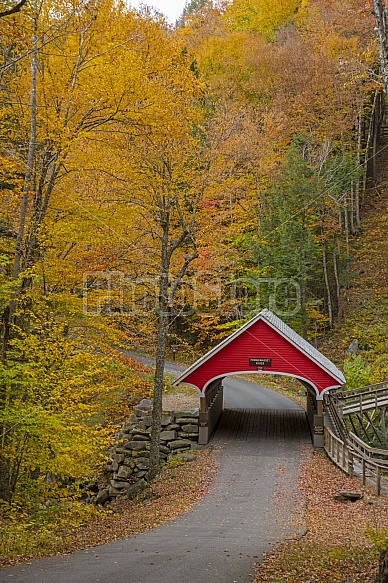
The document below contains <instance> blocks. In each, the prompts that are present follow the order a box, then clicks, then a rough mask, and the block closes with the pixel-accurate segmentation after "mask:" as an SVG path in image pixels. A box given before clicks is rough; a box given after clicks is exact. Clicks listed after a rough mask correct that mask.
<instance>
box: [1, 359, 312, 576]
mask: <svg viewBox="0 0 388 583" xmlns="http://www.w3.org/2000/svg"><path fill="white" fill-rule="evenodd" d="M174 366H175V365H174ZM235 382H237V385H236V389H235V394H237V393H239V394H240V396H241V395H244V397H242V396H241V399H242V400H241V401H240V404H241V403H244V405H243V407H242V408H239V409H236V408H235V409H232V408H231V409H228V410H227V411H226V412H225V413H224V415H223V417H222V420H221V423H220V426H219V428H218V430H217V433H216V435H215V437H214V440H213V443H214V445H216V446H217V447H216V451H218V454H217V455H218V456H219V472H218V474H217V476H216V478H215V480H214V482H213V484H212V485H211V487H210V489H209V492H208V493H207V494H206V495H205V496H204V497H203V499H202V501H201V502H200V503H199V504H197V505H196V506H194V507H193V508H192V509H191V510H190V511H189V512H187V513H186V514H184V515H182V516H180V517H179V518H177V519H175V520H173V521H171V522H169V523H167V524H165V525H163V526H161V527H159V528H156V529H154V530H152V531H150V532H148V533H143V534H140V535H136V536H132V537H130V538H129V539H126V540H121V541H116V542H114V543H111V544H107V545H103V546H101V547H95V548H92V549H88V550H85V551H80V552H78V553H75V554H73V555H68V556H63V557H53V558H49V559H40V560H37V561H33V562H32V563H31V564H28V565H27V564H22V565H19V566H16V567H11V568H7V569H4V570H3V571H1V572H0V582H1V583H3V582H6V581H8V582H13V583H69V582H71V583H98V582H101V583H144V582H145V581H147V582H148V583H251V581H252V580H253V573H254V563H255V562H257V561H259V560H260V558H261V557H262V554H263V552H265V551H268V550H269V549H270V548H271V545H272V544H274V543H275V542H277V541H279V540H283V539H284V538H287V537H290V536H295V535H296V534H297V531H298V530H299V528H300V526H296V525H295V524H293V523H292V522H291V523H290V522H289V517H290V515H291V514H292V511H293V509H295V510H297V509H298V503H297V501H296V499H295V494H296V474H297V469H298V466H299V463H300V460H301V458H302V457H303V456H304V455H305V454H306V451H309V449H310V448H311V445H310V438H309V434H308V429H307V425H306V420H305V415H304V412H303V411H302V410H301V409H300V408H299V407H298V406H297V405H295V403H293V402H292V401H290V400H289V399H286V398H285V397H281V396H279V395H276V394H275V393H271V391H267V390H264V391H263V389H261V388H259V387H258V385H255V384H253V383H247V384H246V381H243V380H240V379H239V380H237V381H235V380H234V379H228V380H227V385H228V388H227V394H228V396H227V398H226V403H228V399H229V398H230V401H229V402H230V403H232V398H233V399H234V398H235V397H233V395H232V391H233V383H235ZM250 385H252V386H250ZM271 398H272V399H273V401H272V402H271ZM247 403H250V405H249V407H246V404H247Z"/></svg>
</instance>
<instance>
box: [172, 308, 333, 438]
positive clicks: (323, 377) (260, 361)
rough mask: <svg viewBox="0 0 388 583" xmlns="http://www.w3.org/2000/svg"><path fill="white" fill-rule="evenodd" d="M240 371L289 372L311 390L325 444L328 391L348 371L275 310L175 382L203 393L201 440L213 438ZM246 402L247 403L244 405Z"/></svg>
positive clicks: (314, 423) (311, 416)
mask: <svg viewBox="0 0 388 583" xmlns="http://www.w3.org/2000/svg"><path fill="white" fill-rule="evenodd" d="M235 374H240V375H242V374H244V375H252V374H262V375H266V374H271V375H279V376H281V375H285V376H290V377H294V378H296V379H298V380H299V381H300V382H301V383H302V384H303V385H304V386H305V388H306V389H307V402H306V408H307V419H308V423H309V425H310V428H311V431H312V434H313V442H314V445H315V446H316V447H323V440H324V415H323V395H324V393H325V392H327V391H329V390H331V389H334V388H338V387H341V386H342V385H343V384H344V383H345V378H344V376H343V374H342V372H341V371H340V370H339V369H338V368H337V367H336V366H335V365H334V364H333V363H332V362H331V361H330V360H329V359H328V358H326V357H325V356H324V355H323V354H321V353H320V352H319V351H318V350H317V349H316V348H314V347H313V346H312V345H311V344H309V343H308V342H307V341H306V340H305V339H304V338H302V337H301V336H299V335H298V334H297V333H296V332H295V331H294V330H292V329H291V328H290V327H289V326H287V325H286V324H285V323H284V322H283V321H282V320H280V319H279V318H278V317H277V316H276V315H275V314H273V313H272V312H270V311H269V310H267V309H264V310H262V311H261V312H259V313H258V314H257V315H256V316H254V317H253V318H252V319H251V320H250V321H249V322H247V323H246V324H245V325H244V326H242V327H241V328H240V329H239V330H236V332H234V333H233V334H231V335H230V336H229V337H228V338H225V339H224V340H223V341H222V342H220V344H218V345H217V346H215V347H214V348H213V349H212V350H210V351H209V352H208V353H207V354H205V355H204V356H203V357H202V358H200V359H199V360H197V362H195V363H194V364H193V365H191V366H190V367H189V368H188V369H187V370H186V371H185V372H184V373H183V374H182V375H181V376H180V377H179V378H178V379H177V380H176V381H175V382H174V384H175V385H178V384H180V383H185V384H188V385H192V386H193V387H195V388H196V389H197V390H198V393H199V394H200V416H199V443H201V444H205V443H207V441H208V439H209V438H210V436H211V434H212V432H213V430H214V428H215V427H216V424H217V421H218V419H219V417H220V415H221V413H222V409H223V405H224V385H225V383H226V379H227V377H229V376H231V375H235ZM240 406H241V405H240Z"/></svg>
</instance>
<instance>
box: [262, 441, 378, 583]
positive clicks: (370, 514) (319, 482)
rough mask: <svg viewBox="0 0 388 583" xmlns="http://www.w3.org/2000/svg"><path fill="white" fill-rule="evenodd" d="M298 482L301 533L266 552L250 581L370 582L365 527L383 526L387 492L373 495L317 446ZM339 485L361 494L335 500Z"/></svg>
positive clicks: (372, 569)
mask: <svg viewBox="0 0 388 583" xmlns="http://www.w3.org/2000/svg"><path fill="white" fill-rule="evenodd" d="M299 488H300V489H301V491H302V493H303V495H304V497H305V500H306V507H305V513H304V515H305V516H304V517H305V522H306V526H307V533H306V535H305V536H303V537H302V538H301V539H300V540H294V541H289V542H286V543H283V544H281V545H279V546H278V547H277V548H276V549H274V551H273V552H272V553H271V554H268V555H266V557H265V559H264V561H263V562H262V563H261V564H260V565H258V567H257V574H256V579H255V583H307V582H308V583H323V582H325V583H372V582H373V581H374V580H375V577H376V574H377V567H378V551H377V549H376V548H375V547H374V545H373V543H372V542H371V540H370V539H369V538H368V536H367V534H366V531H367V530H368V529H372V530H380V529H388V512H387V511H388V497H387V495H384V496H381V497H380V498H378V497H376V496H375V495H374V493H373V491H372V490H371V489H370V488H368V487H363V486H362V484H361V482H360V481H359V480H358V479H356V478H354V479H350V478H349V477H347V476H346V475H345V474H344V473H343V472H341V471H340V470H339V469H338V468H336V467H335V466H334V465H333V464H332V463H331V462H330V461H329V460H328V458H327V457H326V456H325V454H323V453H320V452H315V453H314V455H313V456H312V457H311V458H309V459H308V460H306V461H305V462H304V463H303V464H302V470H301V475H300V479H299ZM341 490H346V491H352V492H354V491H356V492H360V493H361V494H363V499H362V500H358V501H356V502H346V503H344V502H340V501H338V500H335V499H334V496H336V495H337V494H339V492H340V491H341Z"/></svg>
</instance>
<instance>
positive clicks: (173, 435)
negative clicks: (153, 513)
mask: <svg viewBox="0 0 388 583" xmlns="http://www.w3.org/2000/svg"><path fill="white" fill-rule="evenodd" d="M151 414H152V401H150V400H148V399H143V400H142V401H141V402H140V403H139V405H136V406H135V407H134V413H133V415H132V416H131V417H130V419H129V420H128V422H126V423H123V425H122V428H121V431H119V432H118V433H117V434H116V435H115V442H114V444H113V446H112V448H111V451H110V456H109V459H108V461H107V464H106V466H105V468H104V473H105V482H106V484H105V485H104V487H102V488H101V489H100V490H99V492H98V493H97V495H96V496H93V497H92V499H91V500H90V501H91V502H93V503H95V504H105V503H106V502H108V501H111V500H114V499H115V498H117V497H122V498H131V497H133V496H135V495H136V494H137V493H138V492H140V491H141V490H142V489H143V488H144V487H145V485H146V484H147V476H148V468H149V457H150V453H149V451H150V433H151ZM198 416H199V410H198V409H188V410H185V411H170V412H165V413H163V416H162V431H161V434H160V458H161V465H164V464H165V463H166V460H167V458H168V456H170V455H176V454H180V455H181V456H182V457H183V459H186V460H187V461H190V459H191V458H190V456H188V455H187V452H189V450H192V449H198V448H199V447H200V446H198Z"/></svg>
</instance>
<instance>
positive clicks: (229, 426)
mask: <svg viewBox="0 0 388 583" xmlns="http://www.w3.org/2000/svg"><path fill="white" fill-rule="evenodd" d="M215 439H216V440H223V439H226V440H231V439H236V440H239V441H265V440H270V441H277V442H286V441H287V442H289V441H293V442H298V441H301V442H307V441H309V440H310V431H309V428H308V424H307V419H306V415H305V412H304V411H303V410H292V409H288V410H287V409H283V410H282V409H280V410H279V409H224V411H223V413H222V416H221V419H220V422H219V425H218V427H217V430H216V433H215Z"/></svg>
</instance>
